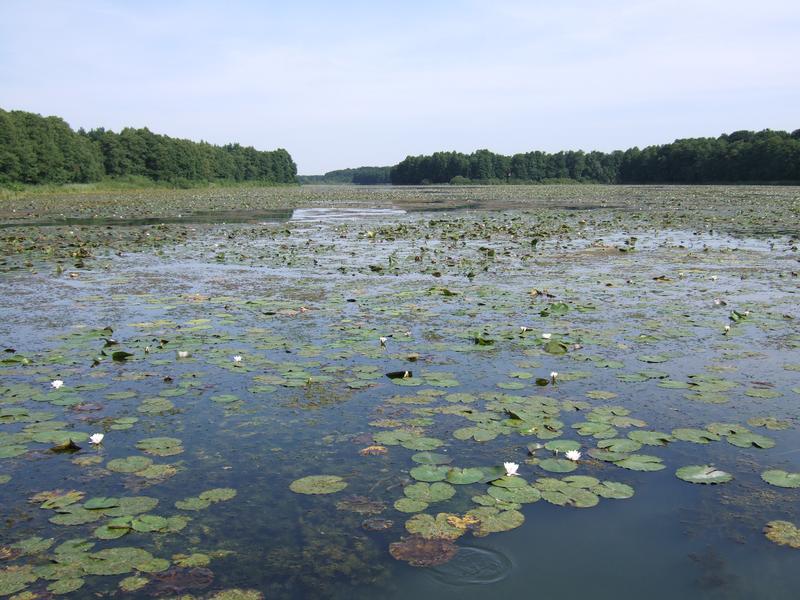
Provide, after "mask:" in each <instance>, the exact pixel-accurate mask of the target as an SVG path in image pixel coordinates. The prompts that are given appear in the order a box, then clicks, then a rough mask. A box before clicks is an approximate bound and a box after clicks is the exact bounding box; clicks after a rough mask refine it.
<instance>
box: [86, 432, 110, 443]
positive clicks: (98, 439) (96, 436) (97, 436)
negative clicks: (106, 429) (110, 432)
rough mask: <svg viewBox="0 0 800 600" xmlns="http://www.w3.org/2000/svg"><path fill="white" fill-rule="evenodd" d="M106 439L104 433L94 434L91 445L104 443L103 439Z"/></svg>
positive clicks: (90, 438) (90, 437) (90, 440)
mask: <svg viewBox="0 0 800 600" xmlns="http://www.w3.org/2000/svg"><path fill="white" fill-rule="evenodd" d="M104 437H106V436H105V435H103V434H102V433H93V434H92V435H90V436H89V443H90V444H99V443H100V442H102V441H103V438H104Z"/></svg>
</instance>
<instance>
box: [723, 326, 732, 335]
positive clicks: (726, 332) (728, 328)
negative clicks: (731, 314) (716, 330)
mask: <svg viewBox="0 0 800 600" xmlns="http://www.w3.org/2000/svg"><path fill="white" fill-rule="evenodd" d="M730 330H731V326H730V325H725V334H724V335H728V333H730Z"/></svg>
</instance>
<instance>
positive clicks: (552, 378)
mask: <svg viewBox="0 0 800 600" xmlns="http://www.w3.org/2000/svg"><path fill="white" fill-rule="evenodd" d="M556 379H558V371H550V381H551V382H553V383H555V382H556Z"/></svg>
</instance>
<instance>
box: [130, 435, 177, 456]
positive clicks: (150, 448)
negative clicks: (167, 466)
mask: <svg viewBox="0 0 800 600" xmlns="http://www.w3.org/2000/svg"><path fill="white" fill-rule="evenodd" d="M181 444H182V442H181V440H179V439H178V438H172V437H154V438H146V439H143V440H139V441H138V442H137V443H136V448H137V449H139V450H141V451H142V452H145V453H146V454H153V455H155V456H174V455H175V454H180V453H181V452H183V446H182V445H181Z"/></svg>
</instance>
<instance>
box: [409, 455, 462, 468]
mask: <svg viewBox="0 0 800 600" xmlns="http://www.w3.org/2000/svg"><path fill="white" fill-rule="evenodd" d="M411 460H413V461H414V462H415V463H418V464H421V465H447V464H450V463H451V462H453V457H452V456H448V455H447V454H437V453H436V452H418V453H417V454H414V455H413V456H412V457H411Z"/></svg>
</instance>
